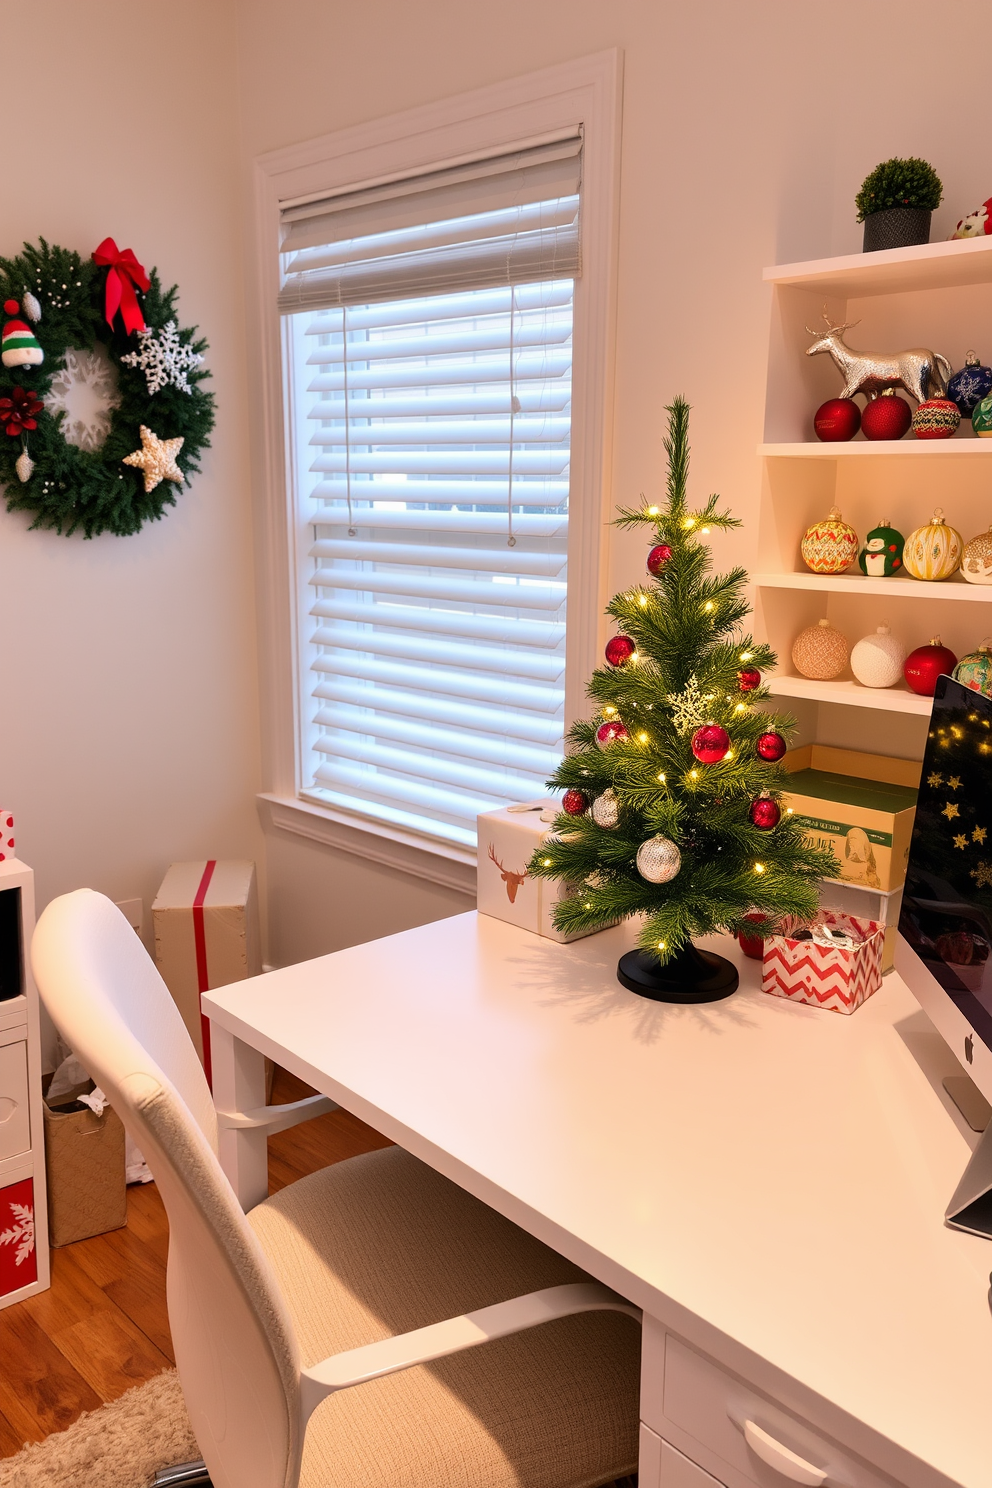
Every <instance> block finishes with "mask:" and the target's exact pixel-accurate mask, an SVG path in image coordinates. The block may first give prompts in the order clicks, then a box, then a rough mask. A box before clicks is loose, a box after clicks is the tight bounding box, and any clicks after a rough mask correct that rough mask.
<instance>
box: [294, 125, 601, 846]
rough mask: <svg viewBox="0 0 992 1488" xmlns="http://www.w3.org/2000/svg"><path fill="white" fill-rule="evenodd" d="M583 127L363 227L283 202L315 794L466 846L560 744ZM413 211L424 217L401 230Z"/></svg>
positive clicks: (365, 208)
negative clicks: (512, 197) (287, 209)
mask: <svg viewBox="0 0 992 1488" xmlns="http://www.w3.org/2000/svg"><path fill="white" fill-rule="evenodd" d="M566 144H568V145H569V146H570V153H562V151H561V150H560V149H559V152H558V153H557V154H552V156H551V157H550V158H548V156H547V154H546V153H545V155H544V157H543V158H542V159H541V160H540V161H538V162H537V165H536V167H535V169H534V170H531V166H532V165H533V160H531V161H529V162H527V163H525V165H524V166H523V167H521V166H520V164H519V154H518V155H517V156H515V157H509V158H511V159H514V160H516V162H517V164H516V165H515V166H514V167H513V169H512V170H504V171H489V173H488V174H487V175H485V176H484V177H482V178H481V183H480V181H476V182H474V183H473V182H472V181H471V180H470V179H468V178H467V177H466V175H465V173H464V172H462V173H461V174H460V175H459V177H458V179H457V180H456V181H452V180H450V179H449V180H447V181H445V182H441V183H440V184H439V183H438V182H437V180H436V179H431V180H430V183H429V186H428V188H427V190H426V191H425V192H424V193H423V194H424V195H425V197H427V198H428V199H427V200H426V201H421V204H420V205H421V210H420V212H419V213H418V212H416V211H415V210H414V206H415V203H416V200H417V195H418V193H417V192H405V193H404V194H403V195H402V196H401V197H399V198H389V197H386V198H385V203H386V208H387V209H388V210H387V215H386V221H387V222H388V224H389V225H388V226H387V227H386V229H385V230H384V231H381V232H369V231H367V230H366V229H367V228H368V227H369V226H370V225H371V226H374V218H372V217H370V216H369V212H370V211H374V210H376V209H377V207H379V206H381V205H382V203H381V202H379V203H378V204H377V203H376V202H371V203H370V202H368V201H367V200H363V201H357V202H352V203H350V205H349V204H341V203H340V202H339V203H337V204H336V205H335V207H334V209H333V210H332V211H330V212H328V211H327V210H326V205H327V204H326V202H318V203H312V204H307V205H306V207H304V208H298V209H293V210H295V212H296V215H295V216H290V214H289V213H287V218H288V219H289V220H288V221H287V241H286V245H285V254H284V260H283V269H284V287H283V291H282V295H281V305H282V307H283V309H284V311H289V315H288V335H287V347H288V349H289V355H290V358H291V363H292V367H291V374H292V375H291V378H290V381H291V383H292V402H293V412H294V419H293V425H294V428H295V431H296V469H297V472H298V474H297V509H298V512H299V516H300V527H299V554H300V575H301V590H302V591H305V598H304V599H303V601H302V604H301V609H302V612H303V616H304V621H303V633H302V634H303V645H302V647H301V661H302V665H301V669H300V670H301V677H300V687H301V706H302V718H303V723H304V729H303V735H304V737H303V741H302V745H303V750H302V752H303V758H302V762H301V763H302V772H303V775H302V778H303V792H304V794H305V795H306V796H308V797H310V798H312V799H316V800H319V801H323V802H327V803H329V804H332V805H335V806H337V807H339V808H344V809H345V810H347V811H349V812H354V813H356V814H359V815H362V816H365V817H371V818H373V819H376V820H379V821H381V822H388V823H393V824H395V825H398V826H401V827H404V828H406V829H408V830H411V831H414V832H417V833H421V834H424V835H426V836H429V837H433V838H440V839H442V840H446V841H448V842H451V843H455V844H458V845H461V846H464V847H473V846H474V844H475V817H476V815H477V813H478V812H480V811H486V810H492V809H493V808H495V807H498V806H501V805H505V804H507V803H508V802H512V801H519V800H523V799H527V798H529V797H532V796H534V795H540V794H543V793H544V791H545V780H546V779H547V776H548V775H549V774H550V772H551V771H552V770H553V768H554V767H555V764H556V763H557V759H558V757H559V756H560V753H561V743H562V731H563V721H562V720H563V704H564V685H563V684H564V663H565V623H564V622H565V598H566V559H567V551H566V550H567V529H568V461H569V428H570V417H569V415H570V384H571V331H572V287H573V284H572V281H573V276H574V275H575V274H576V273H577V272H578V267H579V264H578V207H579V192H578V161H579V155H578V152H577V142H575V141H572V142H566ZM552 148H553V147H552ZM545 149H546V147H545ZM505 158H507V157H504V159H505ZM485 164H487V165H489V164H491V163H490V162H486V163H485ZM528 172H530V174H529V175H528ZM445 174H449V173H445ZM511 177H512V178H513V179H512V180H511V179H510V178H511ZM494 181H495V182H496V183H497V187H498V189H499V190H500V191H502V192H503V195H502V196H499V197H497V202H496V205H495V207H494V208H493V209H492V210H490V211H483V212H478V211H472V212H471V213H470V214H469V215H466V216H452V215H450V213H451V211H452V206H451V197H450V196H449V197H448V205H446V206H445V205H444V203H443V202H440V203H439V197H442V196H444V194H445V192H449V191H453V192H456V193H457V205H464V204H465V203H466V202H468V203H469V205H470V206H472V207H477V206H478V205H479V204H480V192H482V191H483V190H484V189H486V183H487V182H488V183H489V187H490V188H492V183H493V182H494ZM550 189H554V190H555V192H556V193H562V194H556V195H554V196H545V197H543V198H542V199H539V200H536V201H535V200H531V199H525V200H523V201H519V202H518V203H517V204H515V205H514V204H512V203H511V204H507V200H506V193H507V192H508V191H510V190H512V191H513V192H515V193H516V194H517V195H518V196H523V197H524V198H531V197H532V196H533V195H534V193H535V192H545V191H548V190H550ZM566 191H567V194H564V193H565V192H566ZM473 192H474V193H475V195H474V196H473V195H472V194H471V193H473ZM356 195H361V196H363V197H364V196H367V195H368V193H357V194H356ZM397 201H398V203H399V204H398V205H397ZM442 208H443V210H445V211H446V212H448V213H449V215H448V216H447V217H444V218H435V219H434V220H432V221H425V220H424V217H425V214H426V215H427V216H428V217H429V216H430V214H431V213H432V212H437V211H439V210H442ZM456 209H457V208H456ZM307 211H309V213H310V217H309V219H308V217H307V216H306V212H307ZM349 212H351V213H353V214H355V215H353V216H352V217H351V219H350V226H347V227H346V226H345V225H344V223H345V221H346V220H347V219H348V214H349ZM400 213H405V214H406V215H407V217H408V218H409V217H411V216H413V217H419V219H420V220H419V221H418V222H415V223H414V224H413V225H410V223H409V222H404V224H403V225H402V226H399V227H397V226H395V225H394V224H395V221H396V218H397V217H398V216H399V215H400ZM318 214H319V215H318ZM315 219H316V222H317V223H318V224H319V232H318V227H317V226H312V227H307V226H306V224H307V222H308V220H309V221H310V222H311V223H313V222H314V220H315ZM329 219H330V220H329ZM339 219H340V221H339ZM356 224H358V225H359V226H360V229H361V234H362V235H361V236H356V237H353V238H338V239H332V237H331V229H332V228H336V229H338V230H340V231H348V232H352V231H355V228H356ZM315 233H317V234H318V235H319V236H321V237H322V238H323V239H325V241H322V242H320V243H317V244H314V243H313V241H312V239H313V235H314V234H315ZM522 240H527V241H526V244H525V248H524V249H523V250H522V249H521V248H520V243H521V241H522ZM372 291H374V293H373V292H372ZM356 296H360V298H356ZM301 305H302V306H304V307H305V308H304V309H302V310H301V309H299V308H298V307H299V306H301Z"/></svg>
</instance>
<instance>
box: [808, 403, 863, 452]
mask: <svg viewBox="0 0 992 1488" xmlns="http://www.w3.org/2000/svg"><path fill="white" fill-rule="evenodd" d="M860 427H861V409H860V408H859V407H858V405H857V403H855V401H854V399H853V398H828V399H827V401H826V403H821V404H820V406H819V408H818V409H817V410H816V413H815V414H814V415H813V428H814V429H815V431H816V437H817V439H822V440H823V441H824V443H825V444H835V443H839V442H840V441H842V440H845V439H853V438H854V436H855V434H857V432H858V430H859V429H860Z"/></svg>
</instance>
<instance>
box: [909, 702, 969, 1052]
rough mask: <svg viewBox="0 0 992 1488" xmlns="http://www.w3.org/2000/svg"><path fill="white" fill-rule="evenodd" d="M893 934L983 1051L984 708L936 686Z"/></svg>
mask: <svg viewBox="0 0 992 1488" xmlns="http://www.w3.org/2000/svg"><path fill="white" fill-rule="evenodd" d="M899 929H900V931H901V933H902V934H903V935H904V936H905V937H906V939H907V940H908V941H909V943H910V945H911V946H912V947H913V949H914V950H915V951H916V954H917V955H918V956H919V957H920V959H921V960H922V961H924V962H925V963H926V966H927V969H928V971H929V972H930V973H931V975H932V976H933V977H934V978H935V979H936V981H937V982H939V984H940V985H941V986H942V987H943V988H944V990H945V991H946V992H947V993H948V995H949V996H950V997H951V998H952V999H953V1001H954V1002H955V1004H956V1005H957V1007H958V1008H959V1009H960V1011H961V1012H962V1013H963V1014H964V1016H965V1017H966V1018H967V1019H968V1022H969V1023H970V1024H971V1026H972V1028H974V1030H975V1032H976V1033H977V1034H978V1036H979V1038H981V1039H982V1040H983V1042H984V1043H986V1044H988V1045H989V1047H990V1048H992V958H990V954H989V953H990V950H992V699H989V698H987V697H983V696H982V695H981V694H980V693H977V692H972V691H970V690H969V689H968V688H967V687H963V686H962V685H961V683H960V682H955V681H953V680H952V679H951V678H950V677H940V678H939V679H938V682H937V692H936V695H935V697H934V700H933V713H932V715H931V719H930V729H929V732H928V735H927V747H926V752H925V753H924V756H923V775H922V778H921V780H920V796H919V803H918V805H917V808H916V819H915V821H914V823H913V837H912V841H911V843H910V848H909V863H908V866H907V869H906V888H905V890H904V892H903V898H902V912H901V914H900V917H899Z"/></svg>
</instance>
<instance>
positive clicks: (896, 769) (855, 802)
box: [782, 744, 920, 893]
mask: <svg viewBox="0 0 992 1488" xmlns="http://www.w3.org/2000/svg"><path fill="white" fill-rule="evenodd" d="M783 764H784V766H785V768H786V769H787V770H789V771H790V773H791V774H792V779H791V780H790V782H789V788H788V790H787V791H786V793H785V794H784V795H783V798H782V806H783V809H784V810H786V811H787V812H789V813H790V815H792V816H793V817H794V818H795V819H796V821H798V822H799V823H800V824H801V825H802V826H803V827H804V828H805V832H806V839H807V841H808V842H810V843H812V844H814V845H815V846H817V847H828V848H830V849H831V851H832V852H833V854H834V856H835V857H836V858H837V861H838V862H839V864H840V874H839V877H840V878H841V879H842V880H843V881H844V882H845V883H855V884H863V885H864V886H865V887H866V888H870V889H878V890H880V891H881V892H882V893H888V892H891V890H893V889H898V888H899V887H901V885H902V884H903V883H904V882H905V878H906V864H907V862H908V861H909V839H910V837H911V836H912V832H913V819H914V817H915V815H916V796H917V786H918V784H919V778H920V766H919V764H918V763H916V762H915V761H913V760H900V759H888V758H886V757H885V756H884V755H877V754H859V753H856V752H854V751H853V750H847V749H832V748H830V747H828V746H826V745H822V744H806V745H804V746H803V747H802V748H801V749H792V750H790V751H789V752H788V754H786V756H785V759H784V760H783Z"/></svg>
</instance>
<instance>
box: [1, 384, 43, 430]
mask: <svg viewBox="0 0 992 1488" xmlns="http://www.w3.org/2000/svg"><path fill="white" fill-rule="evenodd" d="M44 406H45V405H44V403H42V401H41V399H40V398H39V397H38V396H37V395H36V394H35V393H32V392H31V390H30V388H22V387H15V388H14V389H13V391H12V393H11V396H10V397H9V398H0V423H2V424H3V425H4V427H5V428H6V431H7V433H8V434H9V435H10V436H11V438H13V439H16V438H17V437H18V435H19V434H23V433H24V432H25V431H26V430H27V429H37V427H38V415H39V413H41V411H42V410H43V408H44Z"/></svg>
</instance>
